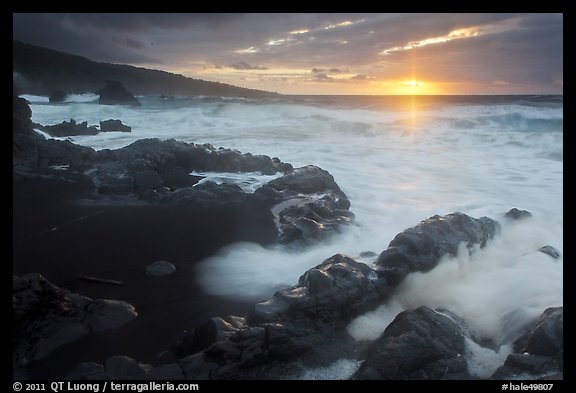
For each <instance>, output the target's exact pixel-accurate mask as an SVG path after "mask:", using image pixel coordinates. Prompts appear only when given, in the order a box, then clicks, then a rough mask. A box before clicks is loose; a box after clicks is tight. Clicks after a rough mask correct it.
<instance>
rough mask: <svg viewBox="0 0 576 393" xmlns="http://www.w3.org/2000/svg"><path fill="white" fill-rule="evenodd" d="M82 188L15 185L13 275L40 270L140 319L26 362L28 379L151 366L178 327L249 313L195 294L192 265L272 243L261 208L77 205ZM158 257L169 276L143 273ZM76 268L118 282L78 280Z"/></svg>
mask: <svg viewBox="0 0 576 393" xmlns="http://www.w3.org/2000/svg"><path fill="white" fill-rule="evenodd" d="M90 193H91V190H90V188H89V187H88V186H85V185H81V184H78V183H70V182H65V181H55V180H53V179H52V180H38V179H34V180H29V179H18V180H14V181H13V273H14V274H16V275H21V274H25V273H30V272H40V273H42V274H43V275H44V276H45V277H46V278H47V279H48V280H50V281H51V282H53V283H54V284H56V285H58V286H61V287H63V288H66V289H69V290H71V291H73V292H77V293H79V294H81V295H85V296H88V297H91V298H95V299H96V298H104V299H120V300H125V301H127V302H129V303H131V304H132V305H134V307H135V308H136V310H137V311H138V313H139V317H138V318H136V319H135V320H134V321H132V322H130V323H128V324H126V325H125V326H123V327H121V328H119V329H113V330H110V331H105V332H101V333H93V334H91V335H89V336H87V337H85V338H83V339H80V340H78V341H76V342H73V343H71V344H68V345H64V346H63V347H61V348H59V349H57V350H55V351H54V352H53V353H51V354H50V355H49V356H47V357H46V358H45V359H43V360H41V361H38V362H35V363H33V364H31V365H30V368H29V371H30V376H31V377H32V378H62V377H64V376H65V375H66V374H67V373H68V372H69V371H70V369H71V368H73V367H74V366H75V365H76V364H78V363H79V362H82V361H96V362H100V363H102V362H104V361H105V359H106V358H107V357H109V356H112V355H119V354H124V355H128V356H131V357H134V358H136V359H138V360H139V361H141V362H148V363H150V364H153V365H154V364H157V363H158V362H159V360H160V359H159V357H158V354H159V353H160V352H162V351H165V350H166V349H168V348H169V347H170V345H171V343H173V342H174V340H176V339H177V338H178V336H179V335H180V334H181V333H182V331H184V330H185V329H190V328H193V327H194V326H196V325H197V324H199V323H202V322H204V321H206V320H207V319H208V318H210V317H212V316H215V315H226V314H235V315H242V314H245V313H246V312H247V311H248V310H249V309H250V305H249V304H247V303H241V302H235V301H230V300H224V299H220V298H215V297H213V296H209V295H207V294H205V293H203V292H202V290H201V288H200V287H199V286H198V283H197V282H196V280H195V276H194V275H195V273H194V266H195V264H196V262H198V261H200V260H202V259H203V258H205V257H207V256H210V255H213V254H215V253H216V252H217V251H218V250H219V249H220V248H221V247H223V246H225V245H227V244H230V243H232V242H235V241H254V242H258V243H260V244H269V243H271V242H273V241H274V240H275V236H276V229H275V227H274V224H273V222H272V220H271V217H270V216H269V215H268V214H269V213H268V214H266V213H263V212H262V209H260V212H257V211H256V210H251V209H242V210H240V209H234V208H230V207H228V208H221V209H190V208H180V207H175V206H158V205H156V206H149V205H138V204H133V205H122V206H118V205H116V206H112V205H108V206H106V205H102V204H99V205H94V204H90V203H86V202H85V201H86V200H87V199H90ZM82 201H84V202H82ZM52 228H56V229H53V230H51V229H52ZM157 260H167V261H169V262H171V263H173V264H174V265H176V267H177V272H176V273H175V274H172V275H169V276H165V277H148V276H146V275H145V267H146V266H147V265H149V264H151V263H152V262H154V261H157ZM78 274H84V275H88V276H95V277H101V278H108V279H113V280H120V281H123V282H124V285H122V286H116V285H106V284H100V283H92V282H86V281H82V280H79V279H78V278H77V275H78ZM167 356H168V357H166V356H164V358H163V359H162V361H163V362H164V363H166V361H167V360H169V359H170V358H169V355H167Z"/></svg>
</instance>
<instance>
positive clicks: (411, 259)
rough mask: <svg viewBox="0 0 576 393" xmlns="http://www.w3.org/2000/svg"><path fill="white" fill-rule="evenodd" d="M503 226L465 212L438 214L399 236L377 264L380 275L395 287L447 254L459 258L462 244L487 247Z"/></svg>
mask: <svg viewBox="0 0 576 393" xmlns="http://www.w3.org/2000/svg"><path fill="white" fill-rule="evenodd" d="M499 228H500V225H499V224H498V223H497V222H496V221H494V220H492V219H490V218H488V217H481V218H479V219H475V218H472V217H470V216H467V215H466V214H462V213H451V214H448V215H446V216H443V217H440V216H438V215H436V216H433V217H430V218H428V219H427V220H424V221H422V222H421V223H420V224H418V225H417V226H415V227H413V228H409V229H407V230H405V231H404V232H402V233H400V234H398V235H396V237H395V238H394V239H393V240H392V241H391V242H390V244H389V245H388V249H387V250H385V251H383V252H382V253H381V254H380V256H379V257H378V260H377V261H376V266H377V268H376V270H377V272H378V275H379V276H381V277H384V278H386V280H387V281H388V282H389V283H391V284H393V285H395V284H397V283H399V282H400V281H401V280H403V279H404V277H406V275H408V273H411V272H415V271H422V272H427V271H429V270H430V269H432V268H434V267H435V266H436V265H437V264H438V261H439V260H440V258H441V257H442V256H444V255H452V256H455V255H456V254H457V252H458V247H459V246H460V244H464V246H465V247H466V248H467V249H470V248H471V247H472V246H474V245H479V246H480V247H484V246H485V245H486V242H487V241H488V240H489V239H492V238H493V237H494V236H495V235H496V233H497V232H498V230H499Z"/></svg>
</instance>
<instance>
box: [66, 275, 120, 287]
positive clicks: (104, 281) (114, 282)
mask: <svg viewBox="0 0 576 393" xmlns="http://www.w3.org/2000/svg"><path fill="white" fill-rule="evenodd" d="M77 277H78V279H79V280H84V281H90V282H97V283H100V284H110V285H124V282H123V281H118V280H110V279H107V278H99V277H91V276H85V275H84V274H79V275H78V276H77Z"/></svg>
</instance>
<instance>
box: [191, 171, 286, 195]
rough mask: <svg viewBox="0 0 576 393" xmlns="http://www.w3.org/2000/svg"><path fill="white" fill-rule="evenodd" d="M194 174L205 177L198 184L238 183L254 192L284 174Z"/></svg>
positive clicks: (245, 189) (246, 190)
mask: <svg viewBox="0 0 576 393" xmlns="http://www.w3.org/2000/svg"><path fill="white" fill-rule="evenodd" d="M190 174H191V175H193V176H201V177H203V179H202V180H200V181H199V182H198V183H196V185H200V184H203V183H205V182H208V181H210V182H213V183H216V184H223V183H227V184H236V185H238V186H239V187H240V188H241V189H242V190H244V191H245V192H249V193H252V192H254V191H256V190H257V189H258V188H260V187H262V186H263V185H264V184H266V183H268V182H269V181H272V180H274V179H277V178H279V177H280V176H282V172H277V173H276V174H274V175H263V174H262V173H260V172H241V173H236V172H192V173H190Z"/></svg>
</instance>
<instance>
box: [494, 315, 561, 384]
mask: <svg viewBox="0 0 576 393" xmlns="http://www.w3.org/2000/svg"><path fill="white" fill-rule="evenodd" d="M513 347H514V351H515V353H513V354H511V355H509V356H508V358H507V359H506V362H505V363H504V364H503V365H502V366H501V367H499V368H498V369H497V370H496V371H495V372H494V374H493V375H492V379H526V378H530V379H533V378H544V377H552V376H560V379H562V378H561V376H562V374H563V372H564V308H563V307H550V308H547V309H546V310H544V312H543V313H542V315H540V317H539V318H538V320H537V321H535V322H534V324H533V326H532V327H531V328H530V329H529V330H528V332H527V333H526V334H524V335H523V336H521V337H520V338H519V339H517V340H516V341H515V342H514V346H513Z"/></svg>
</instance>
